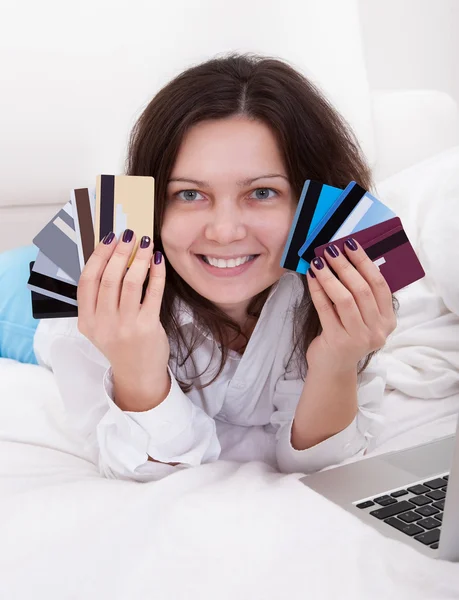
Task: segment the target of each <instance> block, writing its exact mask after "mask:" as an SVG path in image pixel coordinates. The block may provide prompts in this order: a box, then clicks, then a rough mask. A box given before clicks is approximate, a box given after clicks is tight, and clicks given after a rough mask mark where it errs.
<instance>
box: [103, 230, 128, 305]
mask: <svg viewBox="0 0 459 600" xmlns="http://www.w3.org/2000/svg"><path fill="white" fill-rule="evenodd" d="M134 245H135V235H134V232H133V231H132V230H131V229H126V231H125V232H124V233H123V236H122V238H121V240H120V241H119V242H118V244H117V245H116V247H115V250H114V252H113V254H112V256H111V257H110V260H109V261H108V263H107V266H106V267H105V270H104V272H103V274H102V277H101V280H100V286H99V294H98V296H97V305H96V314H101V315H106V314H113V313H115V312H117V311H118V308H119V301H120V295H121V285H122V282H123V278H124V276H125V275H126V269H127V266H128V263H129V258H130V257H131V254H132V250H133V249H134Z"/></svg>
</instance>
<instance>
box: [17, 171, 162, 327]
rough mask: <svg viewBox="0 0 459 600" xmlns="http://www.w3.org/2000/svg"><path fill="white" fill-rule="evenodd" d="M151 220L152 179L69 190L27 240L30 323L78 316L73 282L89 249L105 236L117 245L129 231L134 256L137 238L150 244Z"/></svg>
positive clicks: (120, 179)
mask: <svg viewBox="0 0 459 600" xmlns="http://www.w3.org/2000/svg"><path fill="white" fill-rule="evenodd" d="M153 214H154V179H153V177H141V176H129V175H119V176H115V175H99V176H98V177H97V180H96V187H95V188H80V189H74V190H71V192H70V200H69V201H68V202H67V204H65V205H64V206H63V207H62V208H61V210H60V211H59V212H58V213H57V215H56V216H55V217H53V219H51V221H50V222H49V223H47V225H45V227H44V228H43V229H42V230H41V231H40V232H39V233H38V235H36V236H35V238H34V239H33V243H34V244H35V246H37V247H38V250H39V251H38V254H37V257H36V259H35V262H32V263H30V278H29V281H28V283H27V287H28V288H29V289H30V290H31V293H32V314H33V316H34V318H36V319H46V318H57V317H76V316H78V307H77V286H78V281H79V279H80V275H81V272H82V270H83V268H84V266H85V264H86V262H87V261H88V258H89V257H90V256H91V254H92V252H93V251H94V248H95V246H96V245H97V244H98V243H99V242H100V241H101V240H102V239H103V238H104V237H105V236H106V235H107V233H110V232H111V231H113V232H114V233H115V234H116V236H117V238H118V239H119V237H120V235H122V233H123V231H124V230H125V229H132V230H133V231H134V233H135V235H136V239H137V241H136V247H135V248H134V250H136V249H137V245H138V243H139V240H140V238H141V237H142V236H144V235H148V236H149V237H150V238H151V239H153ZM133 257H134V252H133V253H132V256H131V261H132V259H133ZM147 282H148V278H147V280H146V281H145V284H144V292H145V288H146V283H147Z"/></svg>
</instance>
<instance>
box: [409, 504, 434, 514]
mask: <svg viewBox="0 0 459 600" xmlns="http://www.w3.org/2000/svg"><path fill="white" fill-rule="evenodd" d="M414 510H415V511H416V512H417V513H419V514H420V515H422V516H423V517H430V516H432V515H436V514H438V513H439V512H440V511H439V510H438V508H435V507H434V506H432V505H431V504H426V506H418V508H415V509H414Z"/></svg>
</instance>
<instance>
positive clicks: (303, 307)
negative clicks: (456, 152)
mask: <svg viewBox="0 0 459 600" xmlns="http://www.w3.org/2000/svg"><path fill="white" fill-rule="evenodd" d="M233 116H244V117H246V118H249V119H255V120H257V121H259V122H261V123H264V124H265V125H267V126H268V127H269V128H270V129H271V131H272V133H273V134H274V136H275V138H276V140H277V143H278V144H279V147H280V149H281V154H282V157H283V160H284V164H285V167H286V169H287V174H288V177H289V180H290V184H291V186H292V191H293V193H294V194H295V195H296V197H297V198H299V197H300V194H301V190H302V187H303V184H304V182H305V180H306V179H314V180H317V181H320V182H322V183H325V184H328V185H332V186H335V187H338V188H345V187H346V186H347V184H348V183H349V182H350V181H356V182H357V183H359V184H360V185H361V186H362V187H364V188H365V189H367V190H369V189H371V188H372V180H371V173H370V169H369V167H368V166H367V164H366V162H365V159H364V157H363V155H362V152H361V150H360V148H359V145H358V143H357V140H356V137H355V135H354V133H353V132H352V130H351V129H350V127H349V126H348V124H347V123H346V122H345V120H344V119H343V118H342V117H341V115H340V114H339V113H338V112H337V111H336V110H335V109H334V108H333V106H332V105H331V104H330V102H329V101H328V100H327V99H326V98H325V97H324V95H323V94H322V93H321V91H320V90H319V89H318V88H317V87H316V86H315V85H314V84H313V83H312V82H311V81H309V80H308V79H307V78H306V77H305V76H304V75H302V74H301V73H300V72H299V71H298V70H296V69H295V68H293V67H292V66H291V65H289V64H288V63H287V62H285V61H282V60H279V59H276V58H271V57H263V56H259V55H256V54H252V53H249V54H247V53H246V54H237V53H231V54H229V55H225V56H221V57H215V58H213V59H211V60H209V61H207V62H204V63H202V64H198V65H196V66H192V67H191V68H189V69H187V70H186V71H184V72H182V73H181V74H179V75H178V76H177V77H175V78H174V79H173V80H172V81H170V82H169V83H168V84H167V85H165V86H164V87H163V88H162V89H161V90H160V91H159V92H158V93H157V94H156V95H155V96H154V98H153V99H152V100H151V102H150V103H149V104H148V105H147V107H146V108H145V109H144V111H143V112H142V114H141V116H140V117H139V119H138V120H137V122H136V124H135V126H134V128H133V130H132V132H131V136H130V140H129V149H128V156H127V160H126V173H127V174H128V175H150V176H153V177H154V178H155V223H154V244H155V250H161V251H162V252H163V254H164V249H163V246H162V242H161V228H162V224H163V218H164V211H165V207H166V201H167V181H168V179H169V178H170V175H171V172H172V168H173V166H174V163H175V160H176V157H177V154H178V151H179V148H180V145H181V142H182V139H183V137H184V135H185V134H186V133H187V131H188V130H189V129H190V128H191V127H193V125H196V123H199V122H200V121H204V120H209V119H226V118H228V117H233ZM164 256H165V261H166V273H167V275H166V286H165V290H164V296H163V302H162V307H161V313H160V319H161V323H162V325H163V327H164V329H165V331H166V333H167V335H168V337H169V339H170V340H171V341H174V342H175V344H174V345H175V347H176V348H177V349H180V350H179V353H180V357H178V356H175V358H176V359H177V360H178V362H179V364H181V365H183V364H184V363H185V361H186V360H187V359H188V358H189V357H191V358H192V356H193V351H194V350H195V348H196V345H197V344H199V335H198V334H196V336H195V337H194V338H193V339H192V342H191V344H189V343H187V342H186V340H185V338H184V337H183V334H182V332H181V331H180V327H179V326H178V323H177V321H176V315H174V314H173V304H174V301H175V300H176V299H177V298H178V299H182V300H183V301H185V302H186V303H187V304H188V305H189V306H190V307H191V308H192V311H193V315H194V318H195V320H196V323H198V324H199V325H200V326H201V327H204V328H205V329H206V330H207V331H209V332H210V333H211V334H212V335H213V337H214V339H215V341H216V343H217V344H218V346H219V348H220V350H221V363H220V367H219V370H218V372H217V374H216V375H215V377H214V378H213V379H211V380H210V381H209V382H207V383H206V384H205V385H203V386H201V389H202V388H203V387H206V386H207V385H210V383H212V382H213V381H215V379H216V378H217V377H218V376H219V375H220V373H221V371H222V370H223V367H224V364H225V362H226V360H227V355H228V350H227V346H226V343H227V340H228V332H233V333H234V338H231V339H237V338H238V336H240V335H242V336H243V337H245V339H246V340H247V341H248V338H247V336H246V335H245V333H244V332H243V331H242V329H241V327H240V326H239V324H237V323H235V322H233V321H232V320H231V319H230V318H229V317H228V315H226V314H225V313H224V312H223V311H221V310H220V309H218V308H217V307H216V306H215V305H214V304H213V303H212V302H210V301H209V300H207V299H206V298H204V297H202V296H201V295H200V294H198V293H197V292H196V291H195V290H194V289H193V288H192V287H190V286H189V285H188V284H187V283H186V282H185V281H184V280H183V279H182V278H181V277H180V276H179V275H178V274H177V273H176V272H175V270H174V269H173V268H172V266H171V264H170V263H169V262H168V260H167V256H166V255H164ZM302 281H303V285H304V295H303V299H302V301H301V302H300V303H299V304H298V305H297V307H296V308H295V317H294V335H293V339H292V355H291V357H290V359H289V363H290V360H291V359H292V357H293V355H294V353H295V350H297V351H298V356H299V357H303V359H302V360H300V363H303V364H300V372H301V373H302V377H303V379H304V377H305V368H304V367H306V357H305V355H306V350H307V348H308V346H309V344H310V342H311V341H312V340H313V339H314V338H315V337H316V336H317V335H318V334H319V333H320V331H321V326H320V321H319V318H318V315H317V312H316V310H315V308H314V305H313V304H312V301H311V297H310V294H309V289H308V285H307V281H306V277H302ZM270 289H271V287H269V288H267V289H265V290H263V291H262V292H261V293H259V294H258V295H257V296H255V297H254V298H253V299H252V300H251V302H250V304H249V307H248V311H247V312H248V316H253V317H258V316H259V314H260V312H261V309H262V307H263V304H264V302H265V301H266V299H267V297H268V295H269V292H270ZM201 339H202V338H201ZM171 348H172V344H171ZM184 350H186V351H185V352H184ZM372 355H373V354H370V355H369V356H367V357H366V359H365V360H364V361H363V364H361V365H359V371H358V372H359V373H360V372H362V371H363V370H364V369H365V368H366V366H367V365H368V363H369V361H370V359H371V356H372ZM204 372H205V371H204ZM202 374H203V373H201V374H200V375H199V376H201V375H202ZM179 383H180V386H181V387H182V389H183V390H184V391H188V390H189V389H191V387H192V383H190V382H188V383H185V382H183V381H181V382H179Z"/></svg>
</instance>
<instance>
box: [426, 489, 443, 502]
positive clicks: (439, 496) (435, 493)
mask: <svg viewBox="0 0 459 600" xmlns="http://www.w3.org/2000/svg"><path fill="white" fill-rule="evenodd" d="M426 496H429V498H432V500H443V498H444V497H445V496H446V494H445V492H443V491H442V490H432V491H431V492H427V494H426Z"/></svg>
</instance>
